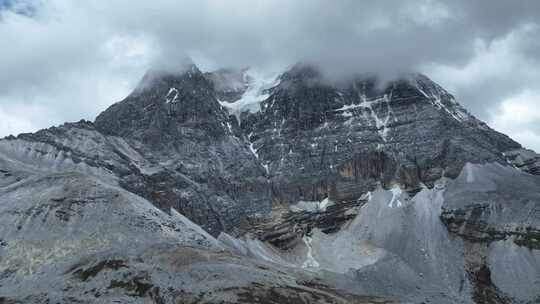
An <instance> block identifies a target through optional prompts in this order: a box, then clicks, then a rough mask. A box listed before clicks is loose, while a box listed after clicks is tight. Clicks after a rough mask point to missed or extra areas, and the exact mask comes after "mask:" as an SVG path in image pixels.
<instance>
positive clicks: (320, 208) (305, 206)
mask: <svg viewBox="0 0 540 304" xmlns="http://www.w3.org/2000/svg"><path fill="white" fill-rule="evenodd" d="M333 204H334V202H333V201H331V200H330V199H329V198H325V199H323V200H322V201H320V202H317V201H299V202H298V203H296V204H294V205H291V206H290V207H289V209H290V210H291V211H292V212H302V211H307V212H324V211H326V208H327V207H328V206H332V205H333Z"/></svg>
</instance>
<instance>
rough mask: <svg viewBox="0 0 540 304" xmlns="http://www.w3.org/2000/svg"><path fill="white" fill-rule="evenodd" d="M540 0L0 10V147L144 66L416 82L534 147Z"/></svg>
mask: <svg viewBox="0 0 540 304" xmlns="http://www.w3.org/2000/svg"><path fill="white" fill-rule="evenodd" d="M538 20H540V1H536V0H522V1H519V2H516V1H507V0H477V1H468V0H454V1H442V0H414V1H401V0H386V1H363V0H343V1H339V2H337V1H333V2H330V1H326V0H297V1H290V0H259V1H253V0H228V1H219V0H193V1H191V0H183V1H172V0H154V1H133V0H108V1H75V0H47V1H45V0H0V41H2V42H3V44H2V48H0V71H2V73H0V136H4V135H8V134H10V133H19V132H28V131H35V130H36V129H37V128H44V127H48V126H50V125H52V124H59V123H62V122H64V121H74V120H79V119H81V118H85V119H93V118H94V117H95V115H97V114H98V113H99V112H100V111H102V110H104V109H105V108H106V107H107V106H108V105H110V104H111V103H113V102H116V101H118V100H120V99H121V98H123V97H124V96H125V95H127V94H128V93H129V91H130V90H131V89H132V88H133V87H134V85H135V83H136V82H137V81H138V80H139V79H140V77H141V76H142V74H143V73H144V72H145V71H146V70H147V69H148V68H149V67H150V66H154V65H171V66H174V64H175V63H177V62H180V60H181V58H183V57H184V56H185V55H186V54H188V55H189V56H191V57H192V58H194V59H195V60H196V61H197V63H199V64H202V65H203V68H206V69H213V68H218V67H222V66H248V65H249V66H257V67H259V68H261V69H271V68H275V67H279V66H284V65H289V64H291V63H294V62H296V61H312V62H316V63H318V64H319V65H321V66H322V67H323V68H324V69H325V71H326V72H328V73H330V74H332V75H336V76H340V75H346V74H350V73H353V72H354V73H358V72H362V73H378V74H380V75H382V76H383V77H394V76H396V75H399V74H400V73H402V72H408V71H421V72H424V73H426V74H427V75H428V76H430V77H432V78H433V79H434V80H436V81H437V82H439V83H440V84H442V85H443V86H444V87H446V88H448V89H449V90H450V91H451V92H452V93H454V94H455V95H456V97H457V98H458V100H460V101H461V103H463V104H464V105H465V106H466V107H467V108H469V109H471V111H472V112H473V113H474V114H476V115H478V116H479V117H480V118H482V119H484V120H487V121H488V123H490V124H491V125H492V126H494V127H495V128H498V129H499V130H501V131H504V132H506V133H508V134H509V135H511V136H512V137H514V138H516V139H517V140H519V141H521V142H522V143H523V144H524V145H526V146H529V147H535V148H537V149H539V148H540V138H539V136H540V129H539V128H538V127H537V126H538V125H540V118H539V116H538V115H536V114H534V115H532V116H531V118H530V119H529V120H527V122H525V123H524V122H523V121H522V118H521V117H517V116H512V115H511V114H510V113H511V112H513V111H515V108H512V107H516V105H517V106H519V107H522V108H523V107H525V108H526V109H527V111H528V112H530V113H540V110H538V109H537V108H538V104H539V102H538V97H539V96H538V94H537V93H535V92H538V89H539V88H538V87H537V86H538V83H540V73H539V72H538V71H540V39H539V38H540V29H539V25H538V24H537V22H538Z"/></svg>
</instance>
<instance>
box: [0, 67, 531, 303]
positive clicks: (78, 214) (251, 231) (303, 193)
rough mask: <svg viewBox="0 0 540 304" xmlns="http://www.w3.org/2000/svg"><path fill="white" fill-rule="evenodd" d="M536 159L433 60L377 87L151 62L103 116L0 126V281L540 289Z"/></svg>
mask: <svg viewBox="0 0 540 304" xmlns="http://www.w3.org/2000/svg"><path fill="white" fill-rule="evenodd" d="M538 159H540V158H539V157H538V155H537V154H535V153H534V152H532V151H527V150H524V149H523V148H522V147H521V146H520V145H519V144H518V143H516V142H514V141H512V140H511V139H510V138H508V137H507V136H505V135H503V134H500V133H498V132H496V131H494V130H492V129H490V128H489V127H488V126H487V125H485V124H484V123H483V122H481V121H479V120H478V119H476V118H475V117H473V116H472V115H470V114H469V113H467V111H466V110H465V109H463V108H462V107H461V106H460V105H459V104H458V103H457V102H456V101H455V100H454V98H453V96H452V95H450V94H449V93H447V92H446V91H445V90H444V89H442V88H441V87H440V86H438V85H437V84H435V83H433V82H432V81H431V80H429V79H428V78H427V77H425V76H422V75H410V76H408V77H407V78H405V79H402V80H398V81H395V82H392V83H389V84H387V85H385V86H381V84H379V83H378V82H377V80H376V79H374V78H366V77H358V78H356V79H355V80H353V81H345V82H332V81H329V80H327V79H325V78H324V76H323V75H321V74H320V73H319V72H318V70H317V69H316V68H314V67H312V66H309V65H296V66H294V67H292V68H291V69H290V70H289V71H287V72H285V73H283V74H281V75H278V76H276V77H260V75H257V74H253V73H252V72H251V71H250V70H239V71H236V70H220V71H216V72H213V73H202V72H201V71H199V70H198V68H197V67H196V66H194V65H189V66H187V67H186V69H185V71H183V72H182V73H165V72H159V71H150V72H149V73H147V75H145V77H144V79H143V80H142V81H141V83H140V84H139V86H138V87H137V88H136V89H135V91H134V92H133V93H132V94H130V95H129V96H128V97H127V98H126V99H124V100H123V101H121V102H119V103H117V104H115V105H113V106H111V107H110V108H109V109H107V110H106V111H105V112H103V113H102V114H101V115H99V116H98V117H97V118H96V121H95V122H94V123H92V122H88V121H81V122H78V123H68V124H64V125H62V126H59V127H53V128H50V129H46V130H41V131H38V132H36V133H34V134H22V135H19V136H18V137H17V138H15V137H9V138H6V139H4V140H0V190H1V191H0V201H1V202H2V208H4V209H3V210H2V211H0V216H2V217H3V219H4V220H5V221H4V222H5V223H13V224H10V225H6V226H5V227H3V228H4V231H2V234H1V235H0V239H1V240H2V241H1V243H2V244H3V245H2V246H3V247H0V248H2V251H1V256H0V257H1V259H2V260H0V266H2V268H0V271H2V275H1V279H0V290H2V293H4V291H5V292H7V293H6V294H7V295H8V296H9V297H8V298H11V299H17V300H18V301H23V302H25V301H26V302H32V301H33V302H39V301H40V300H39V298H42V297H43V296H45V295H46V297H48V298H49V299H50V300H53V299H56V300H57V301H60V302H62V301H64V302H66V301H67V302H69V301H74V299H77V300H79V301H82V302H84V301H91V302H92V301H98V300H96V299H101V300H100V301H103V302H104V303H108V302H110V301H111V300H112V299H125V300H126V301H127V299H130V301H131V300H133V301H138V300H140V301H143V300H144V299H148V298H150V299H152V301H154V302H155V303H169V302H170V303H173V302H174V301H177V300H178V299H183V300H185V303H191V302H193V303H195V302H197V301H200V302H202V303H221V302H220V301H222V302H224V303H234V302H246V303H281V302H286V301H291V302H292V303H296V302H300V303H302V301H303V302H305V303H316V302H317V301H318V302H320V303H364V302H365V303H371V302H377V301H386V300H383V299H394V300H397V301H403V302H413V303H421V302H424V301H434V302H437V303H456V302H460V303H461V302H462V303H473V302H474V303H513V302H523V303H534V301H535V300H537V299H538V298H539V297H540V295H539V294H538V292H537V290H540V277H539V276H540V268H539V267H538V265H540V257H539V254H538V252H539V251H538V249H539V246H538V244H539V242H540V239H539V237H540V235H539V233H538V231H539V229H540V223H539V219H540V214H539V212H538V210H540V193H539V189H540V182H539V178H538V177H535V176H534V175H533V174H538V170H537V167H538V166H537V165H538V164H537V163H538ZM472 163H475V164H476V165H472ZM510 165H512V167H511V166H510ZM524 172H526V173H524ZM54 189H56V190H54ZM37 193H40V195H39V196H38V195H36V194H37ZM28 204H29V205H28ZM144 210H146V211H144ZM101 213H104V214H107V215H109V214H110V216H111V217H103V218H100V217H99V214H101ZM180 214H182V215H180ZM115 216H116V217H115ZM184 216H186V217H187V218H189V220H188V219H186V218H184ZM4 217H5V218H4ZM190 220H191V221H193V222H195V223H192V222H191V221H190ZM197 224H198V225H201V226H202V227H203V228H204V229H205V230H206V231H208V232H209V233H210V234H207V233H206V232H205V231H204V230H203V229H201V228H200V227H199V226H198V225H197ZM130 225H133V227H137V228H130V227H132V226H130ZM94 226H95V227H94ZM100 226H102V227H101V228H100ZM18 227H21V228H20V229H19V228H18ZM97 228H100V229H101V230H96V229H97ZM74 229H75V230H74ZM36 231H41V232H40V233H39V234H36ZM74 231H77V233H74ZM69 235H72V236H71V237H67V236H69ZM212 235H213V236H212ZM218 235H219V238H218V239H216V238H214V237H216V236H218ZM21 237H22V238H23V239H24V238H30V239H31V240H30V241H29V242H27V243H25V242H18V241H15V240H17V239H19V238H21ZM40 237H42V238H44V239H43V241H42V242H36V240H37V239H38V238H40ZM66 237H67V238H68V239H64V238H66ZM32 238H33V239H32ZM133 240H136V241H133ZM58 242H60V243H62V245H59V243H58ZM81 242H82V243H84V244H85V245H84V246H83V245H82V243H81ZM59 248H60V249H59ZM21 251H28V252H32V254H29V255H28V256H26V257H25V258H20V257H19V253H20V252H21ZM35 252H39V254H37V255H36V254H34V253H35ZM66 256H70V258H69V259H68V260H69V261H68V260H66ZM154 256H161V257H162V258H155V257H154ZM245 257H248V258H249V260H245ZM30 261H32V262H30ZM36 261H40V262H37V263H36ZM68 262H69V263H68ZM58 263H61V265H62V266H57V265H58ZM171 263H172V264H171ZM26 264H29V265H34V266H32V267H31V268H30V270H27V271H26V272H24V271H23V272H21V270H20V269H23V268H24V267H23V266H22V265H26ZM205 264H207V266H203V265H205ZM155 267H157V268H158V270H156V271H154V270H149V268H152V269H153V268H155ZM160 267H161V268H162V269H175V270H174V271H172V273H171V271H162V270H159V268H160ZM171 267H172V268H171ZM178 267H180V268H178ZM240 269H241V270H240ZM242 271H245V272H246V275H245V277H244V276H241V277H235V276H234V274H236V273H238V272H242ZM287 273H288V274H287ZM48 276H53V277H54V278H55V279H54V280H51V282H47V280H46V279H45V278H46V277H48ZM94 277H96V278H99V279H94ZM73 282H75V283H73ZM178 282H182V283H181V284H180V283H178ZM208 282H212V283H210V284H209V283H208ZM54 285H58V286H63V287H62V288H64V289H62V290H60V289H58V288H56V287H53V286H54ZM179 286H184V287H179ZM2 288H3V289H2ZM23 289H26V290H28V291H25V292H23V291H22V290H23ZM49 291H50V295H49ZM53 291H54V292H53ZM298 293H300V294H302V296H301V297H300V298H298ZM88 294H91V295H92V296H91V297H88V296H87V295H88ZM359 295H371V296H377V297H379V298H370V297H361V296H359ZM68 296H71V297H73V299H68V298H66V297H68ZM295 297H297V298H295ZM278 300H279V301H278ZM190 301H191V302H190ZM257 301H259V302H257ZM272 301H274V302H272ZM276 301H277V302H276ZM280 301H281V302H280Z"/></svg>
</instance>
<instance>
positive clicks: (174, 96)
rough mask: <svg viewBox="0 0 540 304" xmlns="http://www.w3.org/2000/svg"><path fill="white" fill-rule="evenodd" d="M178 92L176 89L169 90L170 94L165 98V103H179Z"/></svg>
mask: <svg viewBox="0 0 540 304" xmlns="http://www.w3.org/2000/svg"><path fill="white" fill-rule="evenodd" d="M178 94H179V92H178V90H177V89H176V88H170V89H169V92H168V93H167V95H166V96H165V103H167V104H169V103H172V104H175V103H177V102H178Z"/></svg>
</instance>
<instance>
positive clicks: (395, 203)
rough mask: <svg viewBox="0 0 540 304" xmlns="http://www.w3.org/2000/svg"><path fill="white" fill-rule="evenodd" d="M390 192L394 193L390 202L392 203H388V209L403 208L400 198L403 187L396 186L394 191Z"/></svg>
mask: <svg viewBox="0 0 540 304" xmlns="http://www.w3.org/2000/svg"><path fill="white" fill-rule="evenodd" d="M390 192H392V200H390V203H388V207H390V208H394V207H398V208H399V207H401V206H403V204H402V203H401V201H400V200H399V197H400V196H401V194H402V193H403V191H402V190H401V187H399V185H395V186H394V187H393V188H392V189H390Z"/></svg>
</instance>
